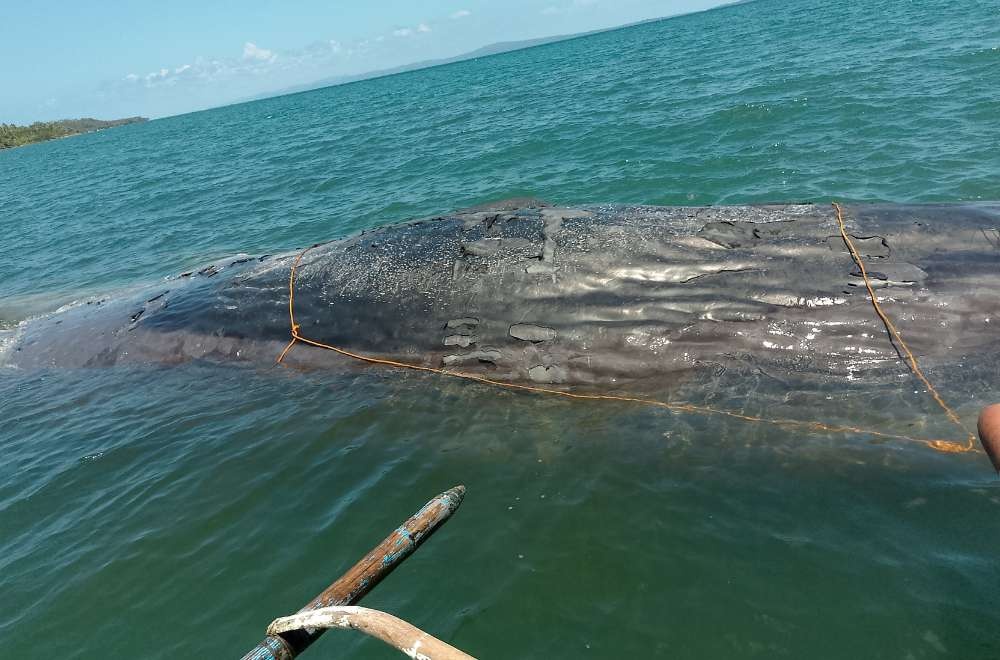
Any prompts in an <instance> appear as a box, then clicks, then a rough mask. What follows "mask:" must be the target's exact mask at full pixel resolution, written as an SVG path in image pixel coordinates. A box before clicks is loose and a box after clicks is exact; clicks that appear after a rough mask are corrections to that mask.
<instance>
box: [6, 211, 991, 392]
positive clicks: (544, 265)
mask: <svg viewBox="0 0 1000 660" xmlns="http://www.w3.org/2000/svg"><path fill="white" fill-rule="evenodd" d="M844 220H845V223H846V227H847V230H848V231H849V232H850V235H851V237H852V239H853V242H854V243H855V245H856V246H857V248H858V250H859V252H860V254H861V256H862V257H863V259H864V260H865V262H866V264H867V267H868V271H869V276H870V278H871V280H872V282H873V285H874V286H875V287H876V290H877V293H878V295H879V298H880V300H881V301H882V303H883V305H884V306H885V307H886V309H887V310H888V311H889V312H890V313H891V314H892V315H893V316H894V318H896V319H897V320H898V322H899V326H900V328H901V329H902V332H903V334H904V335H905V337H906V341H907V343H908V344H909V346H910V347H911V348H912V350H913V351H914V353H915V354H916V355H917V356H919V358H920V359H921V361H922V363H923V364H926V365H929V368H932V369H933V368H934V367H935V365H949V364H950V365H953V364H959V363H962V362H963V361H969V360H974V359H980V358H977V357H976V356H984V355H988V356H992V357H991V358H990V359H994V358H995V357H996V355H997V354H998V349H1000V334H998V332H997V326H998V324H1000V234H998V228H1000V204H997V203H976V204H927V205H893V204H866V205H847V206H845V207H844ZM296 254H297V253H296V252H290V253H288V254H284V255H280V256H270V257H260V258H241V259H234V260H227V261H224V262H221V263H217V264H212V265H209V266H206V267H205V268H203V269H201V270H200V271H198V272H192V273H184V274H182V275H180V276H178V277H176V278H173V279H172V280H169V281H166V282H163V283H161V284H160V285H158V286H157V287H155V288H152V289H150V290H149V291H148V292H147V293H145V294H143V295H141V296H139V297H136V298H133V299H121V300H110V301H93V302H91V303H89V304H83V305H78V306H76V307H73V308H71V309H68V310H66V311H63V312H61V313H57V314H53V315H51V316H49V317H46V318H42V319H38V320H35V321H33V322H31V323H28V324H27V325H26V326H25V327H24V328H22V330H21V332H20V335H19V337H18V339H17V341H16V342H15V343H14V345H13V346H12V347H11V348H10V349H8V350H7V352H6V354H5V355H4V357H3V359H4V360H5V361H6V363H7V364H9V365H12V366H16V367H20V368H39V367H44V368H49V367H95V366H108V365H115V364H123V363H148V362H156V363H176V362H183V361H188V360H195V359H207V360H221V361H234V360H235V361H251V362H258V363H261V364H272V363H273V362H274V361H275V358H276V357H277V356H278V355H279V354H280V352H281V351H282V349H283V348H284V347H285V345H286V344H287V342H288V339H289V334H290V327H289V314H288V311H289V310H288V299H289V288H288V287H289V281H288V278H289V270H290V268H291V265H292V263H293V261H294V259H295V257H296ZM860 275H861V274H860V272H859V271H858V268H857V265H856V263H855V262H854V260H853V259H852V257H851V255H850V254H849V252H848V250H847V248H846V247H845V244H844V241H843V240H842V237H841V235H840V233H839V231H838V226H837V222H836V216H835V213H834V210H833V208H831V207H830V206H827V205H813V204H792V205H763V206H732V207H707V208H686V207H651V206H618V205H613V206H583V207H578V208H566V207H554V206H548V205H545V204H542V203H537V202H524V203H520V204H507V203H500V204H495V205H488V206H484V207H480V208H476V209H470V210H466V211H460V212H454V213H449V214H444V215H440V216H435V217H431V218H424V219H419V220H414V221H410V222H406V223H402V224H397V225H393V226H387V227H383V228H379V229H375V230H370V231H365V232H362V233H360V234H358V235H354V236H349V237H346V238H343V239H339V240H333V241H331V242H329V243H325V244H322V245H318V246H315V247H313V248H312V249H310V250H309V251H308V252H307V253H306V254H304V255H303V256H302V259H301V264H300V265H299V268H298V274H297V279H296V282H295V316H296V320H297V322H298V323H299V324H300V332H301V334H302V335H303V336H307V337H309V338H312V339H314V340H316V341H318V342H322V343H325V344H330V345H334V346H338V347H342V348H344V349H346V350H348V351H352V352H356V353H359V354H365V355H371V356H378V357H380V358H385V359H390V360H398V361H401V362H406V363H410V364H415V365H422V366H427V367H433V368H446V369H453V370H456V371H462V372H465V373H471V374H483V375H486V376H489V377H490V378H492V379H496V380H503V381H509V382H523V383H536V384H545V385H548V386H555V387H562V388H581V389H585V390H589V391H604V390H609V391H610V390H622V389H624V390H628V391H648V390H654V389H656V390H658V391H659V390H661V389H662V387H663V386H664V384H665V383H668V382H670V381H673V380H676V379H678V378H680V377H682V376H683V377H690V376H691V374H697V373H711V374H719V373H723V372H726V371H731V372H736V373H739V372H741V371H743V372H745V371H747V370H759V371H763V372H766V373H768V374H772V375H775V376H776V377H781V376H782V375H788V376H800V377H806V376H809V377H816V378H822V379H827V380H829V379H834V380H837V381H843V382H849V381H852V380H856V379H859V378H865V379H876V380H877V379H883V380H884V379H890V380H891V379H893V378H897V377H898V376H899V374H901V373H904V372H905V371H906V365H905V364H904V363H903V361H902V360H901V356H900V354H899V352H898V347H897V346H895V345H894V343H893V342H892V341H891V339H890V338H889V337H888V335H887V333H886V329H885V327H884V325H883V323H882V322H881V321H880V320H879V319H878V318H877V317H876V316H875V314H874V313H873V309H872V306H871V303H870V301H869V299H868V296H867V291H866V289H865V287H864V282H863V280H862V278H861V277H860ZM289 360H290V361H292V362H293V363H295V364H299V365H307V366H324V365H331V364H336V363H340V362H344V361H345V358H343V357H342V356H339V355H334V354H331V353H330V352H329V351H323V350H320V349H316V348H312V347H298V348H296V349H295V350H294V351H293V352H292V354H291V355H290V356H289Z"/></svg>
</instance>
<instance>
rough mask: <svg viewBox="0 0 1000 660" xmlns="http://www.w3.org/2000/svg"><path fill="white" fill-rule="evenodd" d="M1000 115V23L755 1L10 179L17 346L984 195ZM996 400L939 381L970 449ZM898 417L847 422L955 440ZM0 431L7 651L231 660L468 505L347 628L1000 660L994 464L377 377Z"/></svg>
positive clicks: (7, 283)
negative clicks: (487, 239)
mask: <svg viewBox="0 0 1000 660" xmlns="http://www.w3.org/2000/svg"><path fill="white" fill-rule="evenodd" d="M997 90H1000V3H997V2H995V1H976V0H967V1H964V2H957V1H946V0H927V1H925V2H895V3H856V2H846V1H845V0H834V1H828V2H819V1H816V0H795V1H793V0H757V1H755V2H751V3H747V4H742V5H736V6H730V7H725V8H721V9H718V10H714V11H710V12H705V13H701V14H695V15H690V16H684V17H679V18H675V19H671V20H666V21H661V22H656V23H649V24H645V25H640V26H636V27H632V28H628V29H623V30H617V31H612V32H607V33H603V34H598V35H593V36H589V37H585V38H580V39H576V40H572V41H567V42H563V43H558V44H552V45H547V46H544V47H539V48H534V49H530V50H525V51H520V52H515V53H509V54H505V55H501V56H496V57H490V58H483V59H479V60H474V61H468V62H463V63H458V64H454V65H449V66H445V67H439V68H434V69H428V70H423V71H418V72H412V73H408V74H403V75H398V76H393V77H388V78H382V79H377V80H370V81H365V82H360V83H355V84H351V85H346V86H341V87H334V88H327V89H322V90H317V91H313V92H308V93H303V94H297V95H293V96H285V97H280V98H274V99H269V100H264V101H257V102H253V103H248V104H242V105H235V106H230V107H225V108H219V109H216V110H210V111H206V112H200V113H195V114H190V115H184V116H179V117H171V118H167V119H162V120H157V121H153V122H150V123H148V124H144V125H138V126H128V127H123V128H120V129H115V130H111V131H106V132H101V133H95V134H90V135H84V136H80V137H75V138H71V139H66V140H60V141H56V142H50V143H45V144H39V145H33V146H29V147H25V148H21V149H16V150H12V151H4V152H0V222H2V223H3V229H4V232H3V239H2V241H0V331H2V332H3V333H4V334H5V335H6V336H8V337H9V335H10V333H11V332H12V331H14V330H15V329H16V328H17V327H18V325H19V324H20V323H22V322H24V321H25V320H26V319H30V318H33V317H36V316H39V315H44V314H48V313H51V312H53V311H54V310H56V309H58V308H60V307H61V306H64V305H67V304H73V303H75V302H79V301H82V300H86V299H89V298H92V297H113V296H116V295H122V294H123V293H124V292H126V291H128V290H130V289H133V288H137V287H144V286H148V285H149V284H151V283H153V282H156V281H158V280H160V279H162V278H164V277H167V276H170V275H174V274H177V273H178V272H181V271H185V270H189V269H191V268H193V267H196V266H199V265H203V264H205V263H207V262H210V261H212V260H214V259H217V258H221V257H225V256H229V255H234V254H241V253H247V254H260V253H265V252H267V253H274V252H277V251H288V250H292V249H294V248H297V247H301V246H304V245H307V244H309V243H312V242H316V241H318V240H322V239H327V238H331V237H336V236H340V235H345V234H348V233H351V232H355V231H358V230H360V229H364V228H367V227H373V226H377V225H380V224H384V223H388V222H391V221H397V220H400V219H405V218H408V217H414V216H422V215H426V214H432V213H436V212H443V211H447V210H450V209H454V208H459V207H463V206H468V205H471V204H474V203H479V202H484V201H489V200H495V199H500V198H506V197H512V196H522V195H533V196H537V197H541V198H544V199H547V200H549V201H552V202H556V203H565V204H583V203H600V202H635V203H648V204H685V205H692V204H696V205H702V204H730V203H746V202H763V201H771V202H774V201H804V200H810V201H817V202H821V201H830V200H859V201H860V200H890V201H900V202H912V201H959V200H997V199H1000V92H998V91H997ZM0 336H3V335H0ZM0 341H2V340H0ZM995 374H996V371H995V370H993V371H992V372H991V371H990V370H989V369H985V370H981V371H977V372H976V374H975V377H974V378H965V379H964V380H963V379H962V378H954V379H952V381H953V382H956V383H960V385H956V388H957V389H956V388H953V389H951V390H950V391H949V394H950V395H951V396H952V397H954V400H955V401H956V405H958V408H959V412H960V413H961V414H962V415H963V417H965V418H966V419H970V420H974V416H975V412H976V410H977V408H978V405H979V404H981V403H982V402H984V401H993V400H1000V382H997V381H996V379H995V378H993V376H995ZM917 389H918V388H917V387H915V386H914V387H913V388H912V390H917ZM730 395H731V396H732V395H733V393H730ZM884 396H885V398H884V400H878V401H873V402H872V403H873V405H872V409H873V410H870V411H867V412H866V411H864V410H861V409H858V408H857V407H855V408H853V409H851V410H845V411H844V412H843V415H844V420H842V421H857V419H856V416H858V415H868V416H869V419H867V420H864V421H868V422H871V423H877V424H879V425H885V426H888V427H893V428H910V427H914V426H916V427H920V428H933V429H936V428H937V425H938V424H940V421H939V420H938V418H937V416H938V413H936V412H935V411H934V409H933V407H932V406H931V405H928V404H927V402H926V401H925V400H924V399H923V398H922V397H921V396H920V395H919V393H914V392H912V391H910V388H909V387H908V385H907V386H901V388H900V391H899V392H887V393H885V395H884ZM737 398H738V397H737ZM790 408H792V406H790ZM779 412H782V413H785V414H791V415H794V414H795V411H794V410H793V409H790V410H784V411H779ZM800 416H801V413H800ZM0 418H2V420H3V423H2V425H0V452H2V455H3V457H4V460H3V461H0V594H2V596H3V598H2V599H0V603H2V604H0V648H3V649H4V651H3V655H4V656H10V657H28V658H32V657H38V658H53V657H60V658H91V657H95V658H96V657H143V658H166V657H173V656H176V655H178V654H189V655H191V654H196V655H200V656H203V657H224V656H230V657H239V655H241V654H242V653H243V652H244V651H245V650H248V649H249V648H250V647H251V646H252V645H253V644H254V643H255V642H256V641H257V639H258V638H259V637H260V636H261V635H262V633H263V631H264V628H265V627H266V625H267V624H268V623H269V622H270V621H271V619H273V618H275V617H277V616H281V615H284V614H287V613H291V612H293V611H295V610H296V609H298V607H300V606H301V605H302V604H304V603H305V602H306V601H308V600H309V599H310V598H311V597H312V596H313V595H314V594H315V593H317V592H318V591H319V590H321V589H322V588H323V587H325V586H326V584H328V583H329V582H330V581H331V580H332V579H333V578H335V577H336V576H337V575H339V574H340V572H341V571H342V570H344V569H345V568H347V567H348V566H350V565H351V564H352V563H353V562H354V561H355V560H356V559H358V558H359V557H360V556H361V555H362V554H363V553H364V552H365V551H366V550H367V549H368V548H369V547H370V546H372V545H373V544H374V543H376V542H377V541H379V540H380V539H381V538H382V537H383V536H384V535H385V534H387V533H388V532H389V531H390V530H391V529H392V528H394V527H395V526H396V525H397V524H398V523H399V522H400V521H402V520H403V519H405V518H406V517H407V516H408V515H410V514H411V513H412V512H413V511H415V510H416V509H417V508H418V507H419V506H420V505H421V504H423V503H424V502H425V501H426V500H428V499H429V498H430V497H431V496H433V495H435V494H436V493H438V492H441V491H443V490H445V489H447V488H449V487H451V486H452V485H455V484H457V483H464V484H465V485H466V486H467V487H468V489H469V492H468V496H467V499H466V502H465V504H463V506H462V508H461V509H460V510H459V512H458V513H457V514H456V515H455V517H454V518H453V519H452V520H451V521H450V522H449V523H448V524H447V525H446V526H445V527H444V528H443V529H442V530H440V531H439V532H438V533H437V534H436V535H435V536H434V537H433V538H432V539H431V540H430V541H429V542H428V543H427V544H426V545H425V546H423V547H422V548H421V549H420V550H418V551H417V553H416V554H415V555H414V556H413V557H411V558H410V559H409V560H407V561H406V562H405V563H404V564H403V566H402V567H401V568H400V569H399V570H397V571H396V573H394V574H393V575H392V577H390V578H389V579H388V580H386V581H385V582H384V583H383V584H382V585H380V586H379V587H378V588H377V589H376V590H375V591H374V592H372V594H371V595H370V596H369V597H368V598H366V599H365V601H364V602H365V604H366V605H370V606H372V607H379V608H383V609H386V610H388V611H391V612H393V613H395V614H397V615H399V616H402V617H404V618H406V619H408V620H410V621H412V622H413V623H414V624H416V625H418V626H421V627H423V628H424V629H426V630H428V631H429V632H431V633H433V634H436V635H437V636H439V637H442V638H444V639H446V640H448V641H450V642H452V643H454V644H456V645H457V646H459V647H461V648H463V649H465V650H467V651H468V652H470V653H472V654H474V655H478V656H481V657H491V656H505V657H532V658H577V657H593V658H621V657H664V658H666V657H671V658H781V657H787V658H801V657H809V658H831V659H835V658H899V659H901V660H910V659H922V658H939V657H954V658H996V657H1000V632H998V631H1000V562H998V549H1000V526H998V525H997V524H996V523H997V520H998V519H1000V482H998V481H997V480H996V479H995V477H993V476H992V475H991V472H990V470H989V468H988V464H987V463H986V461H985V458H984V457H983V456H982V455H981V454H965V455H947V454H938V453H935V452H931V451H929V450H927V449H926V448H923V447H920V446H914V445H907V444H903V443H877V444H873V443H871V442H870V441H869V440H868V439H865V438H855V437H845V436H836V435H824V434H814V435H802V434H801V433H798V432H792V431H788V430H782V429H780V428H770V427H763V426H748V425H746V424H742V423H740V422H738V421H736V420H725V419H718V418H711V419H709V418H700V417H696V416H682V415H675V414H672V413H669V412H666V411H651V410H643V409H636V408H635V407H630V406H627V405H620V406H619V405H614V404H601V405H594V404H579V403H575V402H571V401H552V400H547V399H539V398H537V397H532V396H525V395H519V394H516V393H511V392H498V391H495V390H492V389H490V388H487V387H482V386H478V385H474V384H468V383H454V382H440V380H438V379H435V378H434V377H432V376H421V375H417V374H402V375H401V374H396V373H391V372H387V371H386V370H382V369H378V368H371V369H358V370H354V371H351V370H348V371H345V372H342V373H341V372H338V373H336V374H330V373H323V372H313V373H306V374H302V373H297V372H292V371H289V370H285V369H281V368H274V369H266V368H257V367H248V366H240V365H222V364H213V363H197V364H184V365H179V366H169V367H168V366H162V367H142V368H138V367H130V368H113V369H102V370H97V369H93V370H48V371H43V372H31V373H26V372H19V371H15V370H12V369H0ZM831 421H838V420H831ZM918 430H920V429H919V428H918ZM324 653H325V654H327V655H333V654H339V655H343V656H345V657H355V658H382V657H386V658H388V657H395V655H394V653H393V652H392V651H390V650H388V649H385V648H383V647H382V646H380V645H379V644H378V643H376V642H371V641H366V640H363V639H361V638H360V637H359V636H358V635H357V634H352V633H348V632H336V633H333V632H331V633H328V634H327V636H326V637H324V639H323V640H322V641H321V642H319V644H318V645H317V646H315V647H314V648H313V649H312V650H310V651H308V652H307V657H310V656H313V655H315V656H321V655H322V654H324Z"/></svg>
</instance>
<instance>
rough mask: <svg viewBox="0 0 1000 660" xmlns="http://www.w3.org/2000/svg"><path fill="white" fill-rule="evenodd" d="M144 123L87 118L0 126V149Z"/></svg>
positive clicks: (137, 118)
mask: <svg viewBox="0 0 1000 660" xmlns="http://www.w3.org/2000/svg"><path fill="white" fill-rule="evenodd" d="M144 121H149V120H148V119H146V118H145V117H129V118H127V119H115V120H112V121H102V120H100V119H89V118H86V119H62V120H59V121H49V122H42V121H36V122H35V123H33V124H31V125H30V126H17V125H16V124H0V149H9V148H11V147H20V146H23V145H26V144H32V143H33V142H44V141H46V140H54V139H56V138H62V137H67V136H69V135H77V134H79V133H90V132H91V131H100V130H103V129H105V128H113V127H115V126H124V125H125V124H137V123H141V122H144Z"/></svg>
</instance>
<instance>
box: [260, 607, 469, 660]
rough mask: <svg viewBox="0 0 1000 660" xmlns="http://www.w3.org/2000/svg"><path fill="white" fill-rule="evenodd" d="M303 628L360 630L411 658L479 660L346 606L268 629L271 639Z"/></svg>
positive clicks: (382, 616) (409, 627) (389, 618)
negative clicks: (273, 636)
mask: <svg viewBox="0 0 1000 660" xmlns="http://www.w3.org/2000/svg"><path fill="white" fill-rule="evenodd" d="M301 628H341V629H344V630H357V631H359V632H363V633H364V634H366V635H369V636H370V637H374V638H375V639H380V640H382V641H383V642H385V643H386V644H388V645H389V646H391V647H393V648H395V649H396V650H398V651H402V652H403V653H405V654H406V655H408V656H410V657H411V658H421V659H424V658H426V660H476V659H475V658H473V657H472V656H471V655H469V654H468V653H465V652H464V651H460V650H458V649H456V648H455V647H454V646H451V645H450V644H446V643H445V642H442V641H441V640H440V639H438V638H437V637H434V636H432V635H428V634H427V633H425V632H424V631H423V630H421V629H420V628H417V627H416V626H414V625H413V624H411V623H407V622H406V621H403V620H402V619H400V618H397V617H394V616H393V615H391V614H388V613H386V612H380V611H378V610H372V609H369V608H367V607H357V606H354V605H343V606H335V607H322V608H320V609H318V610H310V611H308V612H300V613H299V614H293V615H292V616H286V617H282V618H280V619H275V620H274V621H272V622H271V625H270V626H268V628H267V633H268V634H269V635H277V634H280V633H283V632H289V631H292V630H298V629H301Z"/></svg>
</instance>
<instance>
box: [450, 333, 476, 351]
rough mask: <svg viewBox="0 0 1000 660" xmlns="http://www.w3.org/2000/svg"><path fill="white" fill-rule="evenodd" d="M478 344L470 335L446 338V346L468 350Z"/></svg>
mask: <svg viewBox="0 0 1000 660" xmlns="http://www.w3.org/2000/svg"><path fill="white" fill-rule="evenodd" d="M475 343H476V338H475V337H472V336H470V335H448V336H447V337H445V338H444V345H445V346H458V347H460V348H468V347H469V346H470V345H471V344H475Z"/></svg>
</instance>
